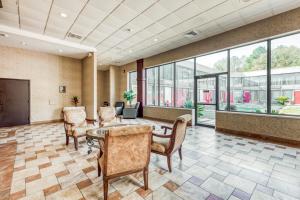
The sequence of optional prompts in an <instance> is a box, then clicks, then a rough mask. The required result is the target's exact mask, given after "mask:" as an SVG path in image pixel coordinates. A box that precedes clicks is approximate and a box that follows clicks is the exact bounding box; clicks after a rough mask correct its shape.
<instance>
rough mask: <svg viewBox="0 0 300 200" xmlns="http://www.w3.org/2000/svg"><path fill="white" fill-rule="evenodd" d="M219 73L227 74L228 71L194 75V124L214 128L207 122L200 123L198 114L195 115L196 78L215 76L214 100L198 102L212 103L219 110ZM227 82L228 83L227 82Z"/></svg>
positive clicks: (196, 100) (196, 101) (196, 99)
mask: <svg viewBox="0 0 300 200" xmlns="http://www.w3.org/2000/svg"><path fill="white" fill-rule="evenodd" d="M220 75H228V72H221V73H213V74H204V75H198V76H194V91H195V92H194V108H195V125H196V126H204V127H209V128H215V127H216V126H215V125H208V124H201V123H198V116H197V105H198V98H197V97H198V96H197V95H198V94H197V93H198V84H197V83H198V80H200V79H207V78H215V81H216V85H215V90H216V92H215V99H216V102H215V103H214V104H205V103H200V104H201V105H214V106H216V112H217V111H218V110H219V76H220ZM227 84H228V83H227Z"/></svg>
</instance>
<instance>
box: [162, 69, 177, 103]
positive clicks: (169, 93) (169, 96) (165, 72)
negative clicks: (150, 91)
mask: <svg viewBox="0 0 300 200" xmlns="http://www.w3.org/2000/svg"><path fill="white" fill-rule="evenodd" d="M159 76H160V77H159V78H160V79H159V83H160V104H159V105H160V106H165V107H169V106H174V101H173V100H174V64H167V65H162V66H160V67H159Z"/></svg>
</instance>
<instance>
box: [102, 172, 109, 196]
mask: <svg viewBox="0 0 300 200" xmlns="http://www.w3.org/2000/svg"><path fill="white" fill-rule="evenodd" d="M103 193H104V200H107V199H108V180H107V179H105V178H104V177H103Z"/></svg>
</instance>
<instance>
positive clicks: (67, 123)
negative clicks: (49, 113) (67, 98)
mask: <svg viewBox="0 0 300 200" xmlns="http://www.w3.org/2000/svg"><path fill="white" fill-rule="evenodd" d="M64 124H66V125H70V126H75V124H74V123H70V122H66V121H64Z"/></svg>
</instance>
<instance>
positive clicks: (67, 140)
mask: <svg viewBox="0 0 300 200" xmlns="http://www.w3.org/2000/svg"><path fill="white" fill-rule="evenodd" d="M66 145H69V136H68V135H67V134H66Z"/></svg>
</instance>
